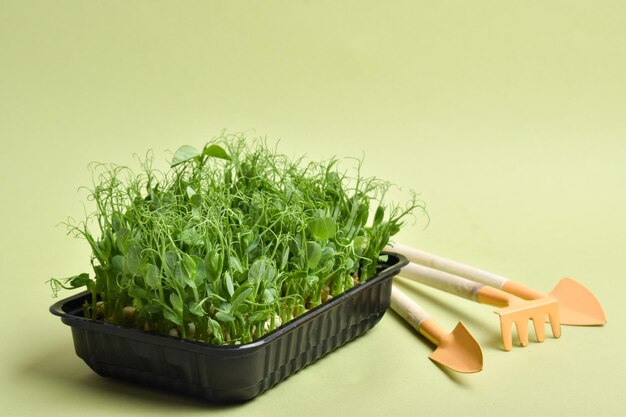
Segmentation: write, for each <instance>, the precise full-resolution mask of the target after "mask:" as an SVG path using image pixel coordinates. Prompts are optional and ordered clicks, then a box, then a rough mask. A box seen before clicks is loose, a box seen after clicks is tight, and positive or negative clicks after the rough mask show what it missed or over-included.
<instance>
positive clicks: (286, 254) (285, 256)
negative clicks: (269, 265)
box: [280, 245, 289, 270]
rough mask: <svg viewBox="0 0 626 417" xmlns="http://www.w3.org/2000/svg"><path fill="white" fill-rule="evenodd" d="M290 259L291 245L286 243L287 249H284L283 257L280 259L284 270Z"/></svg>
mask: <svg viewBox="0 0 626 417" xmlns="http://www.w3.org/2000/svg"><path fill="white" fill-rule="evenodd" d="M288 261H289V245H285V249H284V251H283V257H282V259H281V261H280V269H281V270H284V269H285V267H286V266H287V262H288Z"/></svg>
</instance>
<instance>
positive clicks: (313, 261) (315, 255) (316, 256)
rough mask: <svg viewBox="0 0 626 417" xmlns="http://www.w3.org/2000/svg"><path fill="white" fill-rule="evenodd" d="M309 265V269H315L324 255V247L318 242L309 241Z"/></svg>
mask: <svg viewBox="0 0 626 417" xmlns="http://www.w3.org/2000/svg"><path fill="white" fill-rule="evenodd" d="M306 250H307V266H308V267H309V269H315V267H317V264H318V263H319V261H320V259H321V257H322V247H321V246H320V244H319V243H317V242H308V243H307V247H306Z"/></svg>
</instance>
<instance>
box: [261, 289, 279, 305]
mask: <svg viewBox="0 0 626 417" xmlns="http://www.w3.org/2000/svg"><path fill="white" fill-rule="evenodd" d="M276 294H277V291H276V288H266V289H265V290H263V302H264V303H265V304H272V303H273V302H274V300H275V299H276Z"/></svg>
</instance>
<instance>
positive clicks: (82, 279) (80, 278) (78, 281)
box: [68, 272, 91, 288]
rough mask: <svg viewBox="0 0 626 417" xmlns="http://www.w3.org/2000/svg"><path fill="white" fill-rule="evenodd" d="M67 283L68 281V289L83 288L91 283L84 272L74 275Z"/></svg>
mask: <svg viewBox="0 0 626 417" xmlns="http://www.w3.org/2000/svg"><path fill="white" fill-rule="evenodd" d="M68 281H69V285H70V287H72V288H80V287H84V286H85V285H88V284H89V283H91V280H90V279H89V274H88V273H86V272H83V273H82V274H78V275H74V276H73V277H70V278H69V279H68Z"/></svg>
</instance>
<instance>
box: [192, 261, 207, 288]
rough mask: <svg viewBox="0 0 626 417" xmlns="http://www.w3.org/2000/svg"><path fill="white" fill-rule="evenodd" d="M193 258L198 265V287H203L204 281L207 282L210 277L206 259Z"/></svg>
mask: <svg viewBox="0 0 626 417" xmlns="http://www.w3.org/2000/svg"><path fill="white" fill-rule="evenodd" d="M191 258H192V259H193V261H194V262H195V263H196V274H195V275H196V276H195V281H196V285H202V283H204V281H206V280H207V277H208V274H207V270H206V264H205V263H204V259H202V258H200V257H199V256H192V257H191Z"/></svg>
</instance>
